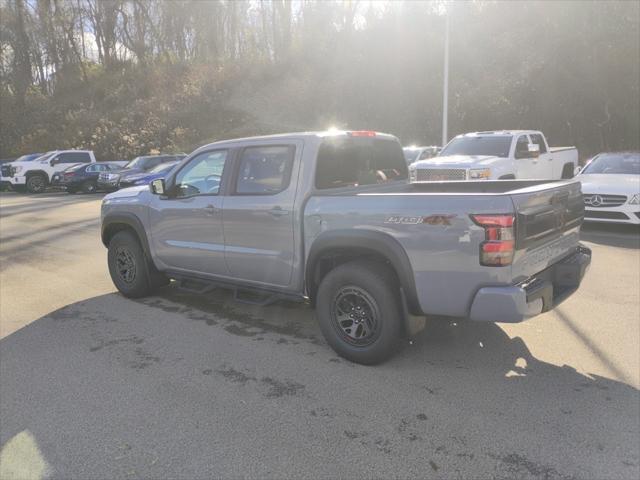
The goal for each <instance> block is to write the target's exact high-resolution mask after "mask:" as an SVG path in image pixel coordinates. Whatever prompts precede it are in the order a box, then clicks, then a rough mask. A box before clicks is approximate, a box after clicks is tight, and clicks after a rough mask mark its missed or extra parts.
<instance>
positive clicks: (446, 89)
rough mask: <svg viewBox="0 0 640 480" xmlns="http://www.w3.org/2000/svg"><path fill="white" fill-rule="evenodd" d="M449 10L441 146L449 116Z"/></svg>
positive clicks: (446, 29) (446, 136)
mask: <svg viewBox="0 0 640 480" xmlns="http://www.w3.org/2000/svg"><path fill="white" fill-rule="evenodd" d="M448 10H449V9H447V13H446V14H445V15H446V18H445V33H444V87H443V92H442V146H443V147H444V146H445V145H446V144H447V140H448V134H447V125H448V118H447V117H448V114H449V11H448Z"/></svg>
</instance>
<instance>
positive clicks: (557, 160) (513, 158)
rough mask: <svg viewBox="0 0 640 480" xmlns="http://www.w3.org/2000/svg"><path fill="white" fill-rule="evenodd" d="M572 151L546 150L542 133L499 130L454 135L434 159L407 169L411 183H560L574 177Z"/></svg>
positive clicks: (575, 156) (575, 157)
mask: <svg viewBox="0 0 640 480" xmlns="http://www.w3.org/2000/svg"><path fill="white" fill-rule="evenodd" d="M577 167H578V150H577V149H576V148H575V147H549V144H548V143H547V139H546V138H545V136H544V135H543V134H542V132H539V131H536V130H503V131H495V132H474V133H465V134H464V135H458V136H457V137H455V138H454V139H453V140H451V141H450V142H449V143H448V144H447V145H446V146H445V147H444V148H443V149H442V151H441V152H440V153H439V154H438V156H436V157H433V158H430V159H427V160H421V161H418V162H415V163H413V164H411V165H410V166H409V179H410V181H411V182H412V183H417V182H432V181H441V180H507V179H519V180H520V179H547V180H551V179H560V178H571V177H573V176H574V173H575V172H576V169H577Z"/></svg>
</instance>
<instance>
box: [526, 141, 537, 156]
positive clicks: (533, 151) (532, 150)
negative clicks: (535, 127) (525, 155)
mask: <svg viewBox="0 0 640 480" xmlns="http://www.w3.org/2000/svg"><path fill="white" fill-rule="evenodd" d="M527 149H528V151H529V157H530V158H538V157H539V156H540V145H538V144H537V143H530V144H529V145H527Z"/></svg>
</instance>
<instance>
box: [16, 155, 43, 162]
mask: <svg viewBox="0 0 640 480" xmlns="http://www.w3.org/2000/svg"><path fill="white" fill-rule="evenodd" d="M41 156H42V154H41V153H28V154H26V155H22V156H21V157H18V158H17V159H16V160H14V161H15V162H32V161H33V160H35V159H36V158H40V157H41Z"/></svg>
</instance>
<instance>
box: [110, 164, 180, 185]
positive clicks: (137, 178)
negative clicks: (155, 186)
mask: <svg viewBox="0 0 640 480" xmlns="http://www.w3.org/2000/svg"><path fill="white" fill-rule="evenodd" d="M179 163H180V160H177V161H173V162H167V163H161V164H160V165H158V166H157V167H155V168H153V169H151V170H149V171H148V172H140V173H130V174H128V175H122V176H121V177H120V182H119V183H118V187H119V188H127V187H133V186H136V185H149V184H150V183H151V182H152V181H153V180H157V179H158V178H164V177H165V175H167V173H169V172H170V171H171V169H172V168H173V167H175V166H176V165H177V164H179Z"/></svg>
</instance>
